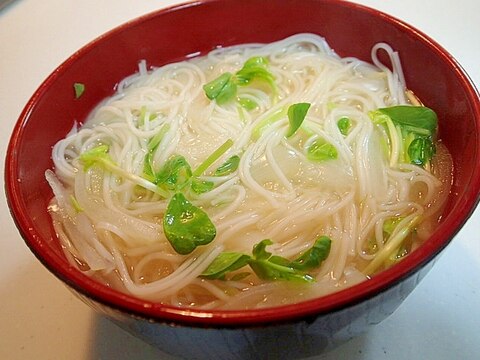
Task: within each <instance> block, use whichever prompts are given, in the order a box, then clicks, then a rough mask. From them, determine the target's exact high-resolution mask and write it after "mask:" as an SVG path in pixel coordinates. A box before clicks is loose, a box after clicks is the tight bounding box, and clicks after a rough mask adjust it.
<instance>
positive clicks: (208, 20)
mask: <svg viewBox="0 0 480 360" xmlns="http://www.w3.org/2000/svg"><path fill="white" fill-rule="evenodd" d="M259 6H261V7H262V10H263V11H262V13H259V12H258V7H259ZM264 14H268V16H265V15H264ZM245 19H248V20H245ZM284 19H288V22H285V21H284ZM207 24H210V25H208V26H207ZM212 24H215V25H212ZM192 28H195V29H197V30H196V31H195V35H194V36H192V33H191V31H190V30H189V29H192ZM252 29H255V30H252ZM112 59H113V60H112ZM432 83H435V84H437V86H432ZM45 123H48V124H49V127H48V128H47V127H45V126H44V124H45ZM479 128H480V104H479V98H478V94H477V92H476V90H475V88H474V86H473V85H472V83H471V82H470V80H469V78H468V76H467V75H466V74H465V73H464V72H463V70H462V69H461V67H460V66H459V65H458V64H457V63H456V62H455V61H454V60H453V59H452V57H451V56H450V55H449V54H448V53H447V52H446V51H445V50H444V49H442V48H441V47H440V46H439V45H438V44H436V43H435V42H434V41H433V40H431V39H429V38H428V37H427V36H425V35H424V34H422V33H420V32H419V31H417V30H415V29H413V28H412V27H410V26H408V25H407V24H404V23H403V22H401V21H399V20H397V19H394V18H391V17H389V16H388V15H385V14H382V13H380V12H378V11H376V10H372V9H369V8H365V7H363V6H359V5H355V4H351V3H348V2H343V1H303V2H302V3H301V6H299V5H298V2H296V1H262V2H261V3H260V1H258V0H245V1H242V2H238V1H233V0H232V1H230V0H224V1H203V2H202V1H201V2H196V3H191V4H185V5H182V6H177V7H174V8H170V9H166V10H162V11H159V12H157V13H152V14H149V15H146V16H144V17H142V18H139V19H137V20H134V21H132V22H130V23H128V24H126V25H123V26H121V27H119V28H117V29H115V30H113V31H111V32H109V33H107V34H106V35H104V36H102V37H101V38H99V39H97V40H95V41H94V42H92V43H91V44H89V45H87V46H86V47H84V48H83V49H81V50H80V51H79V52H77V53H76V54H75V55H73V56H72V57H71V58H69V59H68V60H67V61H66V62H65V63H63V64H62V65H60V66H59V68H58V69H57V70H56V71H55V72H54V73H53V74H52V75H51V76H50V77H49V78H48V79H47V80H46V81H45V82H44V83H43V84H42V85H41V86H40V88H39V89H38V90H37V92H36V93H35V94H34V96H33V97H32V99H31V100H30V102H29V103H28V104H27V106H26V108H25V110H24V111H23V113H22V115H21V117H20V119H19V121H18V123H17V125H16V127H15V129H14V132H13V135H12V138H11V141H10V144H9V148H8V154H7V160H6V171H5V174H6V191H7V197H8V202H9V205H10V208H11V212H12V215H13V217H14V219H15V222H16V224H17V227H18V229H19V231H20V233H21V234H22V236H23V238H24V239H25V241H26V243H27V245H28V246H29V247H30V248H31V250H32V252H33V253H34V254H35V255H36V256H37V258H38V259H39V260H40V261H41V262H42V263H43V264H44V265H45V266H46V267H47V268H48V269H49V270H50V271H51V272H52V273H53V274H54V275H56V276H57V277H58V278H59V279H61V280H62V281H63V282H64V283H65V284H66V285H67V286H68V287H69V288H70V289H71V290H72V291H73V292H74V293H75V294H77V295H78V296H79V297H80V298H81V299H82V300H84V301H85V302H86V303H87V304H89V305H90V306H92V307H93V308H94V309H96V310H98V311H99V312H100V313H103V314H105V315H107V316H108V317H110V318H111V319H112V320H113V321H114V322H116V323H117V324H119V325H120V326H121V327H122V328H124V329H126V330H127V331H129V332H130V333H132V334H134V335H135V336H138V337H139V338H142V339H144V340H145V341H147V342H149V343H150V344H153V345H155V346H157V347H159V348H160V349H162V350H163V351H165V352H167V353H171V354H173V355H177V356H182V357H186V358H204V357H205V356H208V357H209V358H210V357H211V358H222V359H228V358H237V357H238V356H239V355H238V354H242V357H243V358H262V357H269V358H276V357H277V358H298V357H307V356H311V355H315V354H318V353H320V352H322V351H324V350H326V349H328V348H330V347H331V346H333V345H335V344H338V343H340V342H342V341H344V340H347V339H349V338H351V337H353V336H355V335H357V334H360V333H361V332H363V331H365V330H366V329H367V328H368V327H369V326H370V325H373V324H376V323H379V322H380V321H382V320H383V319H384V318H386V317H387V316H388V315H390V314H391V313H392V312H393V311H394V310H395V309H396V308H397V307H398V306H399V305H400V303H401V302H402V301H403V300H404V299H405V298H406V297H407V296H408V294H409V293H410V292H411V291H412V290H413V289H414V287H415V286H416V285H417V284H418V282H419V281H420V280H421V279H422V278H423V276H424V275H425V274H426V273H427V272H428V270H429V269H430V268H431V266H432V265H433V263H434V260H435V259H436V258H437V257H438V256H439V254H440V253H441V251H442V250H443V249H444V248H445V247H446V245H447V244H448V243H449V241H450V240H451V239H452V238H453V237H454V235H455V234H456V233H457V232H458V231H459V229H460V228H461V226H462V225H463V224H464V223H465V221H466V220H467V219H468V217H469V216H470V215H471V213H472V212H473V209H474V208H475V205H476V204H477V202H478V196H479V195H478V194H479V189H480V172H479V170H478V169H477V168H475V166H474V164H475V161H472V157H474V158H478V156H479V155H480V146H479V145H480V143H479V140H478V134H479ZM52 148H53V152H52ZM465 152H468V153H469V154H471V156H470V157H469V158H468V159H467V158H466V157H465V156H463V154H464V153H465ZM32 158H35V159H36V161H35V162H34V163H32V161H31V159H32ZM325 189H328V191H326V190H325ZM132 199H133V200H132ZM374 210H375V211H374ZM192 339H193V340H194V341H192Z"/></svg>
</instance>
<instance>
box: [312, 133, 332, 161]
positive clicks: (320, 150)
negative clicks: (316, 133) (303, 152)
mask: <svg viewBox="0 0 480 360" xmlns="http://www.w3.org/2000/svg"><path fill="white" fill-rule="evenodd" d="M337 156H338V152H337V148H336V147H335V146H333V145H332V144H330V143H329V142H327V141H326V140H324V139H322V138H318V139H316V140H314V141H313V142H312V143H311V144H310V146H309V147H308V149H307V159H309V160H311V161H316V162H321V161H326V160H334V159H336V158H337Z"/></svg>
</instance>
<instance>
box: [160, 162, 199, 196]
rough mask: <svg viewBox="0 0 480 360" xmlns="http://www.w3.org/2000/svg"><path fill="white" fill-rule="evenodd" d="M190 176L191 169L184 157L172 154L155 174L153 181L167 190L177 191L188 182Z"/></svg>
mask: <svg viewBox="0 0 480 360" xmlns="http://www.w3.org/2000/svg"><path fill="white" fill-rule="evenodd" d="M191 177H192V169H191V167H190V164H189V163H188V161H187V160H186V159H185V157H183V156H181V155H174V156H172V157H171V158H170V159H168V160H167V161H166V162H165V164H164V165H163V167H162V168H161V169H160V171H159V172H158V173H157V174H156V178H155V183H156V184H157V185H158V186H160V187H164V188H166V189H168V190H173V191H179V190H181V189H182V188H184V187H185V186H187V185H188V184H189V180H190V178H191Z"/></svg>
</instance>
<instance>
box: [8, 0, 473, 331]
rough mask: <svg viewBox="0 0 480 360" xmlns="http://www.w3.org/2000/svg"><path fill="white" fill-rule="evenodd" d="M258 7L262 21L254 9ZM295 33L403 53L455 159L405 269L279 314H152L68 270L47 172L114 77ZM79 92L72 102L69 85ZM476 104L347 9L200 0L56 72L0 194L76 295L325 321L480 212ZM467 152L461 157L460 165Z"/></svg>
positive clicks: (245, 318)
mask: <svg viewBox="0 0 480 360" xmlns="http://www.w3.org/2000/svg"><path fill="white" fill-rule="evenodd" d="M259 7H261V11H259ZM302 32H312V33H317V34H319V35H321V36H323V37H325V38H326V40H327V41H328V42H329V44H330V45H331V46H332V47H333V48H334V50H335V51H336V52H337V53H338V54H339V55H340V56H355V57H358V58H360V59H362V60H366V61H369V60H370V51H371V48H372V46H373V45H374V44H376V43H378V42H386V43H388V44H390V45H391V46H392V47H393V48H394V49H395V50H397V51H399V53H400V56H401V61H402V64H403V67H404V71H405V77H406V81H407V84H408V87H409V88H410V89H411V90H413V91H414V92H415V94H416V95H417V96H418V97H419V98H420V99H422V101H423V102H424V103H425V104H426V105H428V106H429V107H431V108H433V109H435V111H436V112H437V114H438V117H439V124H440V125H439V126H440V137H441V139H442V141H443V142H444V144H445V145H446V146H447V148H448V149H449V150H450V152H451V154H452V156H453V161H454V177H453V185H452V191H451V194H450V195H449V197H448V201H447V205H446V208H445V211H444V215H443V217H442V220H441V222H440V224H439V225H438V228H437V229H436V231H435V232H434V233H433V235H432V236H431V238H430V239H429V240H428V241H427V242H426V243H425V244H423V245H422V246H421V247H420V248H419V249H418V250H416V251H415V252H414V253H412V254H411V255H409V256H408V257H407V258H406V259H405V260H403V261H402V262H400V263H399V264H397V265H395V266H393V267H392V268H390V269H388V270H386V271H384V272H382V273H380V274H378V275H377V276H375V277H374V278H373V279H371V280H369V281H367V282H364V283H361V284H359V285H356V286H354V287H351V288H348V289H346V290H343V291H340V292H338V293H335V294H332V295H328V296H325V297H322V298H319V299H313V300H309V301H305V302H302V303H299V304H295V305H287V306H284V307H281V308H276V309H273V308H272V309H262V310H248V311H230V312H226V311H217V310H216V311H201V310H188V311H186V310H185V309H178V308H175V307H171V306H165V305H161V304H155V303H151V302H148V301H144V300H140V299H137V298H135V297H132V296H129V295H126V294H122V293H119V292H117V291H115V290H112V289H110V288H108V287H106V286H103V285H101V284H99V283H97V282H95V281H94V280H92V279H91V278H89V277H87V276H85V275H83V274H82V273H81V272H80V271H79V270H77V269H76V268H74V267H72V266H70V265H69V264H68V262H67V261H66V259H65V257H64V255H63V253H62V250H61V248H60V245H59V242H58V241H57V239H56V236H55V232H54V230H53V228H52V225H51V218H50V216H49V214H48V213H47V205H48V203H49V201H50V199H51V197H52V193H51V190H50V188H49V186H48V184H47V182H46V181H45V177H44V172H45V170H46V169H48V168H52V166H53V165H52V161H51V155H50V153H51V149H52V145H53V144H54V143H56V142H57V141H58V140H60V139H61V138H62V137H64V136H65V135H66V134H67V133H68V131H69V130H70V129H71V128H72V126H73V124H74V122H75V121H76V122H80V123H81V122H82V121H84V120H85V118H86V117H87V115H88V113H89V112H90V111H91V110H92V109H93V108H94V107H95V106H96V105H97V104H98V103H99V102H100V101H101V100H102V99H103V98H105V97H107V96H109V95H112V94H113V92H114V89H115V84H117V83H118V82H119V81H120V80H121V79H122V78H124V77H126V76H128V75H131V74H133V73H134V72H136V70H137V64H138V62H139V60H141V59H145V60H146V61H147V64H148V66H161V65H163V64H166V63H169V62H173V61H178V60H181V59H185V58H187V57H189V56H193V55H197V54H205V53H206V52H208V51H209V50H212V49H214V48H216V47H218V46H222V47H226V46H230V45H235V44H241V43H267V42H272V41H275V40H280V39H282V38H285V37H287V36H289V35H293V34H296V33H302ZM76 82H80V83H83V84H85V89H86V91H85V93H84V94H83V96H82V97H81V98H80V99H75V97H74V96H73V90H72V85H73V84H74V83H76ZM479 134H480V105H479V99H478V94H477V92H476V90H475V88H474V87H473V85H472V83H471V81H470V80H469V78H468V76H467V75H466V74H465V73H464V72H463V70H462V69H461V67H460V66H459V65H458V64H457V63H456V62H455V60H454V59H453V58H452V57H451V56H450V55H448V53H446V52H445V50H443V49H442V48H441V47H440V46H438V45H437V44H436V43H435V42H434V41H432V40H431V39H429V38H428V37H427V36H425V35H424V34H422V33H421V32H419V31H417V30H415V29H413V28H411V27H410V26H408V25H406V24H404V23H403V22H401V21H398V20H396V19H394V18H392V17H390V16H388V15H385V14H382V13H380V12H378V11H375V10H372V9H368V8H365V7H362V6H359V5H356V4H352V3H348V2H345V1H313V0H312V1H299V0H282V1H276V0H275V1H274V0H264V1H260V0H242V1H237V0H224V1H200V2H195V3H191V4H185V5H182V6H177V7H174V8H170V9H166V10H162V11H159V12H157V13H153V14H149V15H146V16H144V17H142V18H140V19H137V20H134V21H132V22H129V23H127V24H125V25H123V26H121V27H119V28H117V29H115V30H113V31H111V32H109V33H107V34H106V35H104V36H102V37H100V38H99V39H97V40H95V41H93V42H92V43H90V44H89V45H87V46H86V47H84V48H83V49H81V50H80V51H78V52H77V53H75V54H74V55H73V56H72V57H70V58H69V59H67V60H66V61H65V62H64V63H63V64H62V65H60V66H59V67H58V68H57V69H56V70H55V71H54V72H53V73H52V74H51V75H50V76H49V77H48V78H47V80H46V81H45V82H44V83H43V84H42V85H41V86H40V87H39V89H38V90H37V91H36V92H35V94H34V95H33V97H32V98H31V99H30V101H29V102H28V104H27V105H26V107H25V109H24V111H23V113H22V114H21V116H20V118H19V120H18V122H17V124H16V127H15V129H14V132H13V135H12V138H11V141H10V144H9V147H8V153H7V158H6V169H5V174H6V175H5V176H6V193H7V198H8V202H9V206H10V209H11V213H12V216H13V218H14V220H15V222H16V225H17V227H18V229H19V231H20V233H21V235H22V236H23V238H24V240H25V242H26V243H27V245H28V246H29V247H30V248H31V250H32V252H33V253H34V254H35V255H36V256H37V258H38V259H39V260H40V261H41V262H42V263H43V264H44V265H45V266H46V267H47V268H48V269H49V270H50V271H51V272H52V273H53V274H55V275H56V276H57V277H58V278H60V279H61V280H62V281H64V282H65V283H66V284H67V285H68V286H69V287H71V288H73V289H74V290H76V291H78V292H79V293H81V294H83V295H85V296H87V297H89V298H91V299H93V300H95V301H97V302H99V303H101V304H106V305H108V306H110V307H112V308H114V309H119V310H121V311H124V312H127V313H131V314H136V315H140V316H144V317H147V318H151V319H159V320H166V321H174V322H178V323H183V324H188V325H196V324H197V325H198V324H207V325H209V326H217V325H222V326H239V325H245V326H246V325H258V324H266V323H272V322H282V321H289V320H292V319H296V318H300V317H306V316H310V315H315V314H319V313H325V312H329V311H333V310H336V309H339V308H341V307H345V306H348V305H351V304H355V303H359V302H361V301H363V300H365V299H368V298H369V297H371V296H373V295H374V294H377V293H379V292H382V291H385V290H386V289H388V288H389V287H390V286H392V285H393V284H397V283H399V282H401V281H403V280H404V279H405V278H407V277H409V276H411V275H412V274H414V273H415V272H417V271H418V270H419V269H421V268H422V267H423V266H425V265H426V264H427V263H428V262H430V261H432V260H433V259H434V258H435V257H436V256H437V255H438V254H439V253H440V252H441V250H442V249H443V248H444V247H445V246H446V245H447V244H448V243H449V241H450V240H451V239H452V238H453V237H454V235H455V234H456V233H457V232H458V231H459V230H460V228H461V226H462V225H463V224H464V222H465V221H466V220H467V219H468V217H469V216H470V215H471V213H472V212H473V209H474V207H475V205H476V203H477V202H478V194H479V189H480V173H479V168H480V167H478V166H476V164H478V163H479V161H480V149H479V147H480V142H479ZM465 154H468V156H465Z"/></svg>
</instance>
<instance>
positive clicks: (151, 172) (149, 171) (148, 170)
mask: <svg viewBox="0 0 480 360" xmlns="http://www.w3.org/2000/svg"><path fill="white" fill-rule="evenodd" d="M168 130H170V125H169V124H165V125H163V126H162V128H161V129H160V131H159V132H157V133H156V134H155V135H154V136H153V137H152V138H151V139H150V140H149V141H148V144H147V151H148V152H147V154H146V155H145V159H144V161H143V177H144V178H145V179H147V180H149V181H151V182H156V175H155V169H154V166H153V155H154V154H155V151H157V148H158V146H159V145H160V143H161V142H162V140H163V138H164V136H165V135H166V133H167V132H168Z"/></svg>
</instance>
